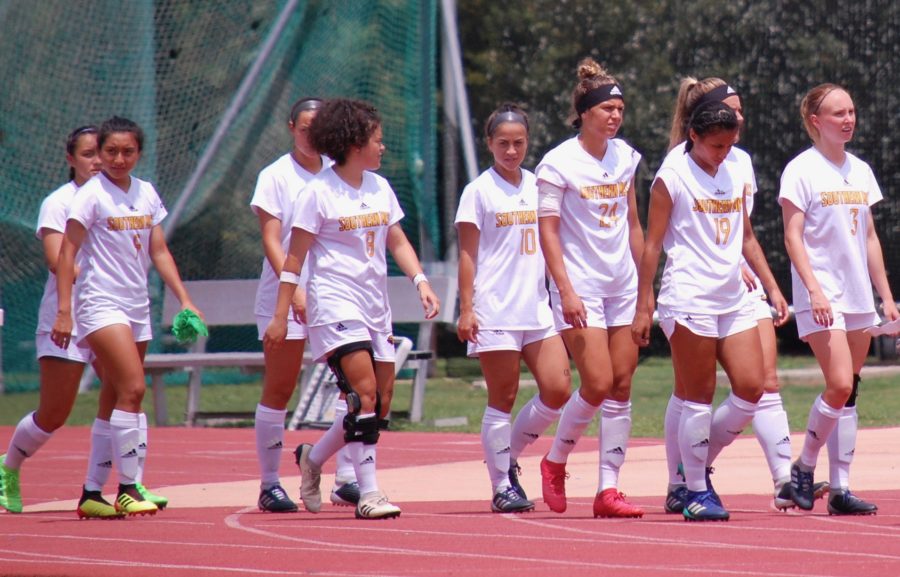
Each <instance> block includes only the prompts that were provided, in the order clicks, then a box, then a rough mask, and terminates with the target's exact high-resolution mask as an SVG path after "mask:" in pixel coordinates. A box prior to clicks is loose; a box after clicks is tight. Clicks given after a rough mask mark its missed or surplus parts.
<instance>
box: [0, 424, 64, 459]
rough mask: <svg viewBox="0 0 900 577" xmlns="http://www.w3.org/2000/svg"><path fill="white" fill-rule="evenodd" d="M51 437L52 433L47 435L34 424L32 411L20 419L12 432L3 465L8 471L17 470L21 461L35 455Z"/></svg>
mask: <svg viewBox="0 0 900 577" xmlns="http://www.w3.org/2000/svg"><path fill="white" fill-rule="evenodd" d="M52 436H53V433H48V432H47V431H45V430H44V429H42V428H40V427H38V425H37V423H35V422H34V411H32V412H30V413H28V414H27V415H25V416H24V417H22V420H21V421H19V424H18V425H16V430H15V431H13V436H12V439H10V440H9V450H7V451H6V457H5V458H4V459H3V464H4V465H5V466H6V467H9V468H10V469H15V470H18V469H19V467H21V466H22V461H24V460H25V459H27V458H28V457H31V456H33V455H34V454H35V453H37V452H38V449H40V448H41V447H43V446H44V443H46V442H47V441H49V440H50V437H52Z"/></svg>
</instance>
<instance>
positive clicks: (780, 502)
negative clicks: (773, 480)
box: [772, 481, 830, 511]
mask: <svg viewBox="0 0 900 577" xmlns="http://www.w3.org/2000/svg"><path fill="white" fill-rule="evenodd" d="M829 487H830V485H829V484H828V481H821V482H819V483H813V498H814V499H821V498H822V497H824V496H825V493H827V492H828V489H829ZM772 506H773V507H774V508H776V509H779V510H781V511H787V510H788V509H793V508H794V507H796V506H797V504H796V503H794V500H793V499H792V498H791V484H790V483H785V484H783V485H782V486H781V488H779V489H778V490H777V491H776V492H775V499H774V501H773V502H772Z"/></svg>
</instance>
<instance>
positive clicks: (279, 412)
mask: <svg viewBox="0 0 900 577" xmlns="http://www.w3.org/2000/svg"><path fill="white" fill-rule="evenodd" d="M286 415H287V411H286V410H284V409H270V408H269V407H266V406H263V405H260V404H257V405H256V416H255V419H254V422H253V429H254V430H255V432H256V460H257V461H258V462H259V478H260V488H262V489H269V488H271V487H274V486H275V485H277V484H278V482H279V476H278V470H279V468H280V467H281V451H282V449H283V448H284V418H285V416H286Z"/></svg>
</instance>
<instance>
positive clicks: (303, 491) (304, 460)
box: [294, 443, 322, 513]
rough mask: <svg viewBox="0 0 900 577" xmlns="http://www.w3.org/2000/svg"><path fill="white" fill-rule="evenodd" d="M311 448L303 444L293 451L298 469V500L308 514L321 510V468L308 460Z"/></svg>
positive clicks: (307, 444)
mask: <svg viewBox="0 0 900 577" xmlns="http://www.w3.org/2000/svg"><path fill="white" fill-rule="evenodd" d="M312 448H313V446H312V445H310V444H309V443H303V444H302V445H300V446H299V447H297V449H296V450H295V451H294V455H295V456H296V457H297V466H299V467H300V477H301V478H300V500H301V501H303V506H304V507H306V510H307V511H309V512H310V513H318V512H319V511H320V510H321V509H322V491H321V489H320V488H319V485H321V483H322V467H319V466H317V465H315V464H313V463H312V462H310V460H309V452H310V451H312Z"/></svg>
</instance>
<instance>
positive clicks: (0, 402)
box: [0, 357, 900, 437]
mask: <svg viewBox="0 0 900 577" xmlns="http://www.w3.org/2000/svg"><path fill="white" fill-rule="evenodd" d="M873 362H874V361H873ZM815 367H816V365H815V361H814V360H813V359H812V357H784V358H782V359H780V368H782V369H796V368H815ZM210 373H211V374H213V375H214V374H215V372H214V371H210ZM434 373H435V375H434V377H433V378H431V379H429V381H428V386H427V393H426V395H425V409H424V414H425V420H424V421H423V422H421V423H411V422H409V421H408V420H407V419H404V418H402V416H401V415H402V412H403V411H405V410H406V409H407V408H408V407H409V395H410V391H411V386H410V381H409V380H399V381H398V382H397V386H396V393H395V396H394V407H393V408H394V410H395V411H398V415H397V417H399V418H394V419H393V421H392V428H393V429H395V430H399V431H435V430H438V431H463V432H471V433H474V432H478V431H479V430H480V427H481V415H482V413H483V411H484V406H485V400H486V396H487V394H486V392H485V390H484V389H480V388H476V387H473V385H472V383H473V381H477V380H480V379H481V371H480V369H479V367H478V363H477V361H473V360H471V359H462V358H459V359H457V358H454V359H440V360H438V361H437V364H436V367H435V371H434ZM207 376H209V374H207ZM522 376H523V378H530V375H529V374H528V373H527V371H526V372H523V375H522ZM223 380H224V379H223ZM573 380H574V381H575V382H574V385H575V386H577V384H578V374H577V371H573ZM897 383H898V377H896V376H893V377H891V376H888V377H883V378H869V379H866V380H865V381H864V382H863V385H862V387H861V391H860V397H859V403H858V406H859V416H860V425H861V426H866V427H872V426H893V425H898V424H900V396H898V395H897V394H896V392H895V387H896V385H897ZM821 388H822V381H821V376H820V375H819V374H818V373H817V372H816V371H813V373H812V376H811V377H808V376H807V377H803V378H791V379H783V386H782V396H783V398H784V403H785V409H786V410H787V412H788V416H789V419H790V424H791V430H794V431H797V430H802V428H803V427H804V426H805V424H806V417H807V414H808V412H809V407H810V405H811V403H812V401H813V399H814V398H815V397H816V395H818V394H819V393H820V392H821ZM671 391H672V365H671V363H670V361H669V359H668V358H662V357H652V358H649V359H647V360H645V361H644V362H643V363H641V365H640V366H639V367H638V370H637V372H636V374H635V378H634V385H633V394H632V401H633V406H634V408H633V419H634V424H633V434H634V436H636V437H661V436H662V426H663V425H662V420H663V414H664V412H665V408H666V403H667V402H668V399H669V395H670V394H671ZM166 392H167V398H168V410H169V415H170V421H171V422H172V423H175V424H177V423H180V422H181V421H180V419H181V415H182V414H183V411H184V407H185V400H186V395H187V387H186V386H184V385H169V386H168V387H166ZM727 392H728V391H727V389H726V388H725V387H721V386H720V387H719V388H718V390H717V394H716V402H717V403H718V402H719V401H720V400H721V399H722V398H723V397H724V396H725V395H726V394H727ZM259 393H260V384H259V381H258V380H257V381H252V382H248V383H239V384H222V385H217V384H209V385H204V386H203V393H202V397H201V405H200V409H201V410H202V411H207V412H245V413H251V414H252V412H253V411H254V409H255V407H256V403H257V401H258V400H259ZM536 393H537V389H536V388H535V387H533V386H531V387H522V389H521V390H520V392H519V397H518V400H517V402H516V410H518V409H519V408H520V407H521V406H522V405H524V404H525V403H526V402H528V400H529V399H530V398H531V397H532V396H533V395H535V394H536ZM37 402H38V393H37V392H26V393H15V394H7V395H4V396H2V397H0V425H14V424H16V423H17V422H18V420H19V419H20V418H21V417H22V416H23V415H24V414H26V413H27V412H29V411H31V410H33V409H34V408H35V407H37ZM295 405H296V394H295V396H294V399H293V400H292V401H291V407H293V406H295ZM144 408H145V410H146V411H147V413H148V415H149V417H150V420H151V422H152V421H153V402H152V399H151V397H150V392H149V391H148V393H147V397H146V398H145V402H144ZM96 409H97V391H96V390H93V391H90V392H88V393H85V394H82V395H79V397H78V400H77V401H76V404H75V409H74V410H73V411H72V416H71V417H70V419H69V424H71V425H87V424H90V423H91V422H92V420H93V418H94V414H95V412H96ZM454 417H465V419H466V421H467V423H468V424H467V425H465V426H459V427H446V428H445V427H435V420H436V419H438V420H440V419H448V418H454ZM231 426H252V419H251V418H248V419H246V420H237V421H234V422H232V423H231ZM588 434H591V435H593V434H596V422H595V423H594V424H593V425H592V427H591V428H590V429H589V430H588Z"/></svg>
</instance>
